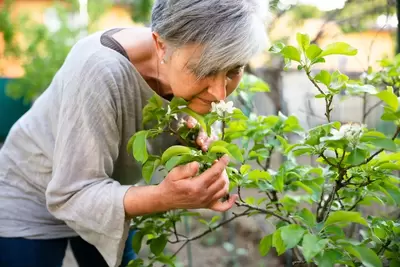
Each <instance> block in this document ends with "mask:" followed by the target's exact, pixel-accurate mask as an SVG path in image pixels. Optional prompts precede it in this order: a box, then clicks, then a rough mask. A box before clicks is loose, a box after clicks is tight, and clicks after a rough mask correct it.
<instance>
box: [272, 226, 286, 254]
mask: <svg viewBox="0 0 400 267" xmlns="http://www.w3.org/2000/svg"><path fill="white" fill-rule="evenodd" d="M272 245H273V247H274V248H276V252H277V253H278V256H280V255H282V254H283V253H284V252H285V251H286V248H285V243H284V242H283V240H282V237H281V231H280V229H278V230H277V231H275V233H274V234H273V236H272Z"/></svg>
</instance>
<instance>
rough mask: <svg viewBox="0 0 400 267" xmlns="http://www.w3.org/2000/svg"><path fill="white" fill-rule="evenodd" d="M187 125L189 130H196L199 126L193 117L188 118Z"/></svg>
mask: <svg viewBox="0 0 400 267" xmlns="http://www.w3.org/2000/svg"><path fill="white" fill-rule="evenodd" d="M186 125H187V127H189V128H194V127H196V125H197V120H196V119H195V118H193V117H191V116H188V117H187V118H186Z"/></svg>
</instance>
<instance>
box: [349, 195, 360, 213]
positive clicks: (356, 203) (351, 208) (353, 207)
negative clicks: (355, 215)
mask: <svg viewBox="0 0 400 267" xmlns="http://www.w3.org/2000/svg"><path fill="white" fill-rule="evenodd" d="M362 200H363V198H362V197H359V198H358V199H357V201H356V202H355V203H354V204H353V206H351V207H350V208H348V209H347V211H352V210H354V209H355V208H357V205H358V203H360V202H361V201H362Z"/></svg>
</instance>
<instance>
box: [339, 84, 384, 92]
mask: <svg viewBox="0 0 400 267" xmlns="http://www.w3.org/2000/svg"><path fill="white" fill-rule="evenodd" d="M346 89H347V91H349V92H350V93H352V94H360V93H367V94H376V93H377V90H376V88H375V87H374V86H373V85H370V84H355V83H348V84H346Z"/></svg>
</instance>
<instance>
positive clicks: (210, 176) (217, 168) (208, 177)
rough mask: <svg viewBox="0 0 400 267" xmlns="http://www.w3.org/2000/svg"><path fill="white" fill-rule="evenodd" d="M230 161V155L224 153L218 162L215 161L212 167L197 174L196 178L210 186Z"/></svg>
mask: <svg viewBox="0 0 400 267" xmlns="http://www.w3.org/2000/svg"><path fill="white" fill-rule="evenodd" d="M228 163H229V157H228V155H224V156H223V157H222V158H220V159H219V160H218V162H217V163H214V164H213V165H212V166H211V168H209V169H207V170H206V171H205V172H203V173H202V174H200V175H199V176H197V177H196V179H198V180H199V181H201V182H202V183H203V184H204V186H206V187H209V186H210V185H211V184H212V183H213V182H214V181H215V180H216V179H218V178H219V177H220V175H221V174H222V172H223V171H224V170H225V168H226V166H227V165H228Z"/></svg>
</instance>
